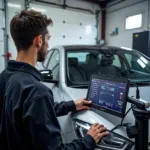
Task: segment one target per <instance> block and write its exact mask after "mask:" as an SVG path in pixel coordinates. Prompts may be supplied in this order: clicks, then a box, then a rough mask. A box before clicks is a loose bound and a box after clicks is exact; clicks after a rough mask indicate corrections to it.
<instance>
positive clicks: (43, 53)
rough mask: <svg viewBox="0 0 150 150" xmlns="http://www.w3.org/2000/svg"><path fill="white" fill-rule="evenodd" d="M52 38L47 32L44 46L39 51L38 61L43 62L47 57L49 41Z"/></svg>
mask: <svg viewBox="0 0 150 150" xmlns="http://www.w3.org/2000/svg"><path fill="white" fill-rule="evenodd" d="M49 39H50V35H49V32H48V33H46V35H45V37H44V40H43V44H42V47H41V48H40V49H39V51H38V56H37V57H38V58H37V61H38V62H43V61H44V60H45V58H46V54H47V50H48V47H49V46H48V41H49Z"/></svg>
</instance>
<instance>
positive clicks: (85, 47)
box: [63, 45, 135, 51]
mask: <svg viewBox="0 0 150 150" xmlns="http://www.w3.org/2000/svg"><path fill="white" fill-rule="evenodd" d="M63 47H64V50H74V49H83V48H84V49H102V50H111V51H113V50H114V51H116V50H121V51H135V50H132V49H129V48H125V47H117V46H100V45H65V46H63Z"/></svg>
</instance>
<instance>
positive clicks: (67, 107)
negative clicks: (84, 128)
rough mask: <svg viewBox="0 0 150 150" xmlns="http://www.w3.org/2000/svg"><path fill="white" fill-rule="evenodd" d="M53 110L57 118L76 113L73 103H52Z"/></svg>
mask: <svg viewBox="0 0 150 150" xmlns="http://www.w3.org/2000/svg"><path fill="white" fill-rule="evenodd" d="M54 109H55V113H56V115H57V117H59V116H64V115H67V114H68V113H69V112H70V111H76V106H75V103H74V101H67V102H60V103H57V102H55V103H54Z"/></svg>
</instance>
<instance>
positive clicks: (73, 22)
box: [7, 0, 100, 59]
mask: <svg viewBox="0 0 150 150" xmlns="http://www.w3.org/2000/svg"><path fill="white" fill-rule="evenodd" d="M49 1H51V2H55V3H57V4H62V1H61V0H56V1H54V0H49ZM9 2H11V3H16V4H19V5H21V7H20V8H10V7H8V24H9V23H10V21H11V19H12V17H13V16H14V15H15V14H16V13H18V12H20V11H21V10H22V9H24V0H9ZM66 2H67V5H68V6H73V7H80V8H85V9H90V10H91V11H92V12H95V11H96V10H97V9H100V8H99V6H98V5H95V4H92V3H86V2H83V1H79V0H67V1H66ZM31 7H36V8H41V9H45V12H43V13H45V14H46V15H47V16H48V17H50V18H52V20H53V22H54V25H53V26H52V27H50V34H51V36H52V38H51V40H50V43H49V45H50V48H51V47H53V46H55V45H61V44H63V45H66V44H96V39H95V38H96V36H97V29H96V19H95V15H94V14H91V13H90V12H87V11H79V10H75V9H72V10H70V9H67V10H64V9H62V8H60V7H56V6H53V5H45V4H43V3H32V4H30V8H31ZM63 20H65V21H66V23H65V24H63ZM80 23H82V26H80ZM88 25H90V26H91V27H92V34H89V35H87V34H86V33H85V32H86V27H87V26H88ZM7 30H8V32H9V25H8V27H7ZM63 35H65V38H63ZM80 37H82V39H80ZM9 52H11V53H12V59H15V58H16V54H17V51H16V48H15V46H14V43H13V40H12V38H11V36H10V32H9Z"/></svg>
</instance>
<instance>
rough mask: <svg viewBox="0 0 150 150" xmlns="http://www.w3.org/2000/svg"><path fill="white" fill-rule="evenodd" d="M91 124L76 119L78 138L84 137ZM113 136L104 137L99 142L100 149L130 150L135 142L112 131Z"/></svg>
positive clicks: (74, 124)
mask: <svg viewBox="0 0 150 150" xmlns="http://www.w3.org/2000/svg"><path fill="white" fill-rule="evenodd" d="M90 126H91V125H90V124H88V123H85V122H83V121H81V120H74V122H73V127H74V129H75V133H76V136H77V138H82V137H84V135H85V134H86V133H87V131H88V130H89V128H90ZM109 137H111V138H107V137H104V138H103V139H102V140H101V141H100V142H99V143H98V144H97V149H99V150H130V149H131V148H132V147H133V145H134V142H132V141H131V140H129V139H127V138H125V137H123V136H121V135H119V134H117V133H114V132H111V133H110V136H109Z"/></svg>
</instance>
